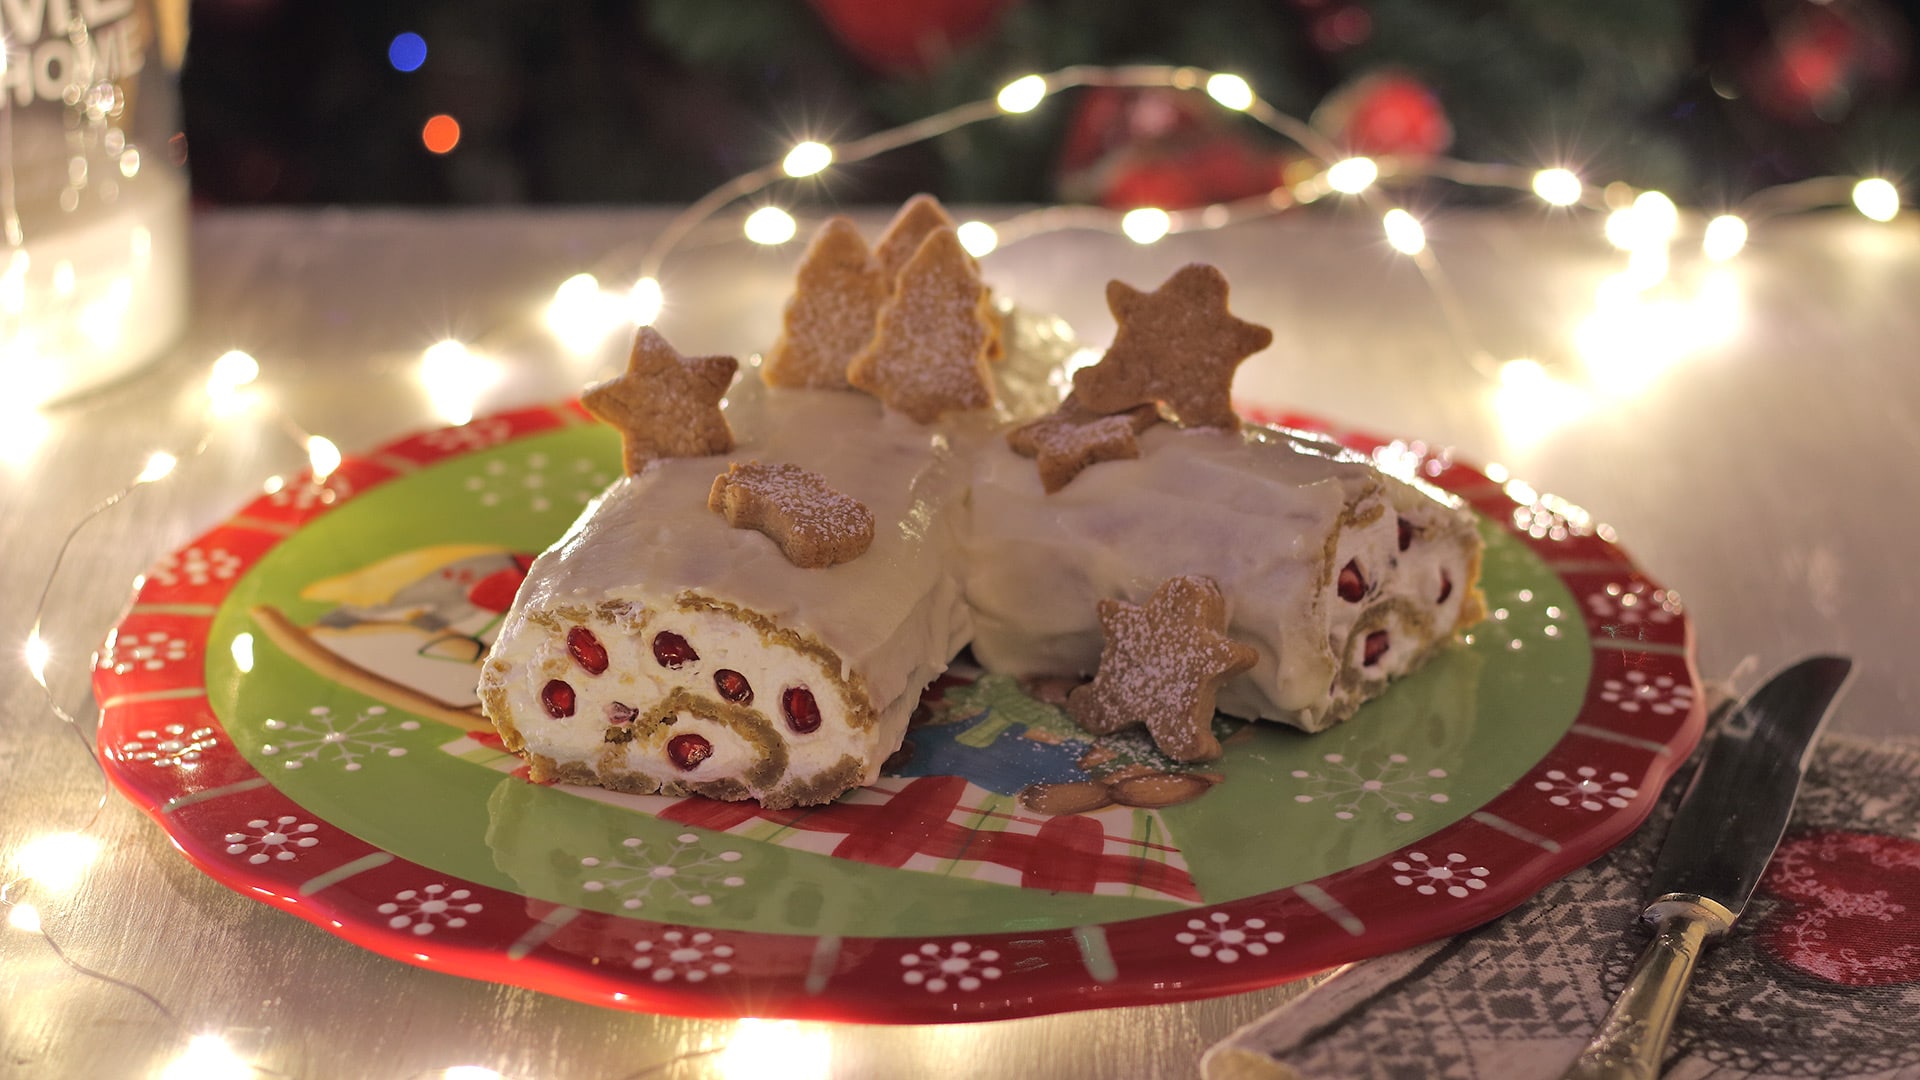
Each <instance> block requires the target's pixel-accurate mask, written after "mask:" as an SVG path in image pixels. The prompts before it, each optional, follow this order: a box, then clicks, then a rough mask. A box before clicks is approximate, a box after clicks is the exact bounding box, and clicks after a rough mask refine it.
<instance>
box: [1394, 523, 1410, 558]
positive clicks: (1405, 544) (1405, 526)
mask: <svg viewBox="0 0 1920 1080" xmlns="http://www.w3.org/2000/svg"><path fill="white" fill-rule="evenodd" d="M1397 520H1398V521H1399V522H1400V550H1401V551H1405V550H1407V549H1408V548H1410V547H1412V546H1413V522H1411V521H1408V520H1407V519H1406V518H1399V519H1397Z"/></svg>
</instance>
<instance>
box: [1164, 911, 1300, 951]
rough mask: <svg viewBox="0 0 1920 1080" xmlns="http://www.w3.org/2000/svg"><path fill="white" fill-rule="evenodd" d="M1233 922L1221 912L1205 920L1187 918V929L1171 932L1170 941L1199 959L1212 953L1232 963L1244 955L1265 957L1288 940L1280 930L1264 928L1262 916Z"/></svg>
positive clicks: (1265, 926)
mask: <svg viewBox="0 0 1920 1080" xmlns="http://www.w3.org/2000/svg"><path fill="white" fill-rule="evenodd" d="M1232 923H1233V918H1232V917H1231V916H1229V915H1228V914H1227V913H1226V912H1224V911H1216V912H1214V913H1213V914H1211V915H1209V916H1207V917H1206V918H1204V919H1197V918H1196V919H1188V920H1187V928H1186V929H1185V930H1182V931H1180V932H1179V933H1177V934H1175V935H1173V940H1175V941H1177V942H1179V943H1180V944H1182V945H1185V946H1186V947H1187V951H1188V952H1190V953H1192V954H1193V955H1195V956H1198V957H1200V958H1201V959H1205V958H1207V957H1209V956H1211V957H1213V958H1214V959H1215V960H1218V961H1220V962H1221V963H1223V964H1231V963H1234V962H1236V961H1238V960H1239V959H1240V957H1241V956H1243V955H1245V956H1265V955H1267V951H1268V949H1269V948H1270V947H1271V946H1274V945H1278V944H1280V943H1281V942H1282V941H1285V940H1286V939H1287V935H1285V934H1283V933H1281V932H1280V931H1278V930H1269V929H1267V922H1266V920H1265V919H1248V920H1246V921H1245V922H1242V923H1241V924H1240V925H1239V926H1234V925H1232Z"/></svg>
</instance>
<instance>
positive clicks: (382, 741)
mask: <svg viewBox="0 0 1920 1080" xmlns="http://www.w3.org/2000/svg"><path fill="white" fill-rule="evenodd" d="M307 715H308V716H309V717H310V718H311V719H307V720H296V721H293V722H292V723H289V722H287V721H285V720H276V719H274V718H272V717H269V718H268V719H267V722H266V728H267V730H268V731H273V732H282V733H284V734H282V735H281V736H280V738H279V739H278V740H277V741H275V742H270V743H267V744H265V745H263V746H262V747H260V752H261V753H262V754H265V755H267V756H268V757H276V756H279V755H282V754H284V755H286V760H285V761H284V762H282V764H284V765H285V766H286V767H287V768H289V769H299V768H304V767H305V766H306V765H308V764H316V765H317V764H324V763H326V762H329V761H332V762H334V763H337V764H338V765H340V767H341V768H343V769H345V770H346V771H347V772H358V771H359V770H360V766H361V765H362V764H363V763H364V762H363V759H365V758H369V757H373V756H375V755H377V754H385V755H386V756H387V757H405V756H406V755H407V750H406V748H405V747H403V746H396V745H394V733H395V732H396V731H418V730H419V729H420V721H418V720H402V721H400V722H399V723H398V724H395V723H393V722H392V721H390V720H388V719H387V710H386V707H385V706H383V705H373V706H370V707H368V708H367V709H365V710H362V711H360V712H356V713H354V716H353V719H351V720H348V721H344V722H340V721H336V720H335V719H334V717H333V710H332V709H329V708H327V707H326V706H325V705H317V706H315V707H313V708H311V709H309V710H307Z"/></svg>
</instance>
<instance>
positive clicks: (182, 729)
mask: <svg viewBox="0 0 1920 1080" xmlns="http://www.w3.org/2000/svg"><path fill="white" fill-rule="evenodd" d="M218 745H220V740H219V739H217V738H215V737H214V734H213V728H211V727H195V728H189V727H188V726H187V725H185V724H165V725H162V726H160V727H157V728H142V729H140V730H139V731H136V732H134V733H133V738H131V739H128V740H127V741H125V742H123V743H121V744H120V760H122V761H144V762H146V763H147V764H149V765H152V766H154V767H155V768H160V769H171V768H175V767H176V766H180V765H192V764H194V763H195V762H197V761H199V760H200V756H201V755H202V754H204V753H206V752H207V751H208V750H211V749H213V748H214V747H215V746H218Z"/></svg>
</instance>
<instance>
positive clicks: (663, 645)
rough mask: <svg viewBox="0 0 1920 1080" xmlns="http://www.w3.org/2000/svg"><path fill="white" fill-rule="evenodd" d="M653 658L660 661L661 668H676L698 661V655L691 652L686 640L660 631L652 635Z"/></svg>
mask: <svg viewBox="0 0 1920 1080" xmlns="http://www.w3.org/2000/svg"><path fill="white" fill-rule="evenodd" d="M653 658H654V659H655V660H658V661H660V666H661V667H669V668H677V667H679V666H680V665H682V664H690V663H692V662H693V661H695V660H698V659H700V654H699V653H697V652H694V651H693V646H691V645H689V644H687V639H686V638H683V637H681V636H680V635H679V634H676V633H674V632H673V631H671V630H662V631H660V632H659V633H657V634H655V635H653Z"/></svg>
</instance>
